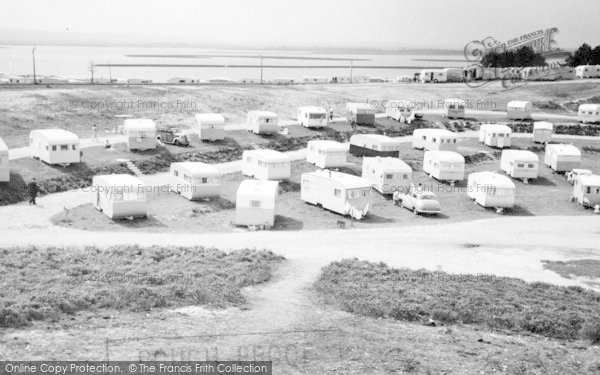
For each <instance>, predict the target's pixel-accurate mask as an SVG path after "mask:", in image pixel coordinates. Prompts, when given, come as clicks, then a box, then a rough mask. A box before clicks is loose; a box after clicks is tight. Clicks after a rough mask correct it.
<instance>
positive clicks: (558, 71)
mask: <svg viewBox="0 0 600 375" xmlns="http://www.w3.org/2000/svg"><path fill="white" fill-rule="evenodd" d="M435 72H436V73H435V74H434V75H435V76H438V80H437V82H447V81H448V82H449V81H450V80H449V79H446V80H444V78H445V77H444V75H443V74H439V75H438V73H441V69H438V70H435ZM463 74H464V76H463V79H464V80H467V81H471V80H484V81H490V80H495V79H521V80H525V81H558V80H573V79H576V78H580V79H583V78H600V65H579V66H576V67H571V66H556V67H553V66H532V67H525V68H521V67H509V68H485V67H483V66H481V65H472V66H469V67H467V68H465V69H464V70H463ZM421 81H422V82H435V81H433V80H430V79H429V77H426V79H425V80H423V78H421Z"/></svg>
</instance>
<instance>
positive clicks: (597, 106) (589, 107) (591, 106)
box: [579, 103, 600, 111]
mask: <svg viewBox="0 0 600 375" xmlns="http://www.w3.org/2000/svg"><path fill="white" fill-rule="evenodd" d="M599 109H600V104H589V103H588V104H580V105H579V110H580V111H597V110H599Z"/></svg>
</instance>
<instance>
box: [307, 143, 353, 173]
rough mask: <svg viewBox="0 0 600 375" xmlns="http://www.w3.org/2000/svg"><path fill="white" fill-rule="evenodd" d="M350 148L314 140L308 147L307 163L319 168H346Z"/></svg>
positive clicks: (340, 144) (341, 144)
mask: <svg viewBox="0 0 600 375" xmlns="http://www.w3.org/2000/svg"><path fill="white" fill-rule="evenodd" d="M347 154H348V146H346V145H345V144H343V143H340V142H336V141H330V140H312V141H308V143H307V145H306V161H307V162H308V163H310V164H314V165H315V166H317V167H319V168H339V167H344V166H346V162H347Z"/></svg>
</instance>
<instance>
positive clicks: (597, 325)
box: [581, 319, 600, 344]
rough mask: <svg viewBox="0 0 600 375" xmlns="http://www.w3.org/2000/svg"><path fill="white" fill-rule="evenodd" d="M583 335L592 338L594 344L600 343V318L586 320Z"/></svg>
mask: <svg viewBox="0 0 600 375" xmlns="http://www.w3.org/2000/svg"><path fill="white" fill-rule="evenodd" d="M581 336H583V337H585V338H586V339H588V340H590V341H591V342H592V344H598V343H600V319H594V320H590V321H587V322H585V324H584V325H583V327H582V328H581Z"/></svg>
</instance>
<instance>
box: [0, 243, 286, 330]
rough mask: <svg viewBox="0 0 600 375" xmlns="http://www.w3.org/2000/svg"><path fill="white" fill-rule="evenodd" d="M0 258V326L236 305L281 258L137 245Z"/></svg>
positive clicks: (6, 252)
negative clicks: (89, 313) (81, 314)
mask: <svg viewBox="0 0 600 375" xmlns="http://www.w3.org/2000/svg"><path fill="white" fill-rule="evenodd" d="M0 259H1V260H0V284H1V285H2V288H1V289H0V327H20V326H25V325H28V324H30V322H31V321H35V320H49V321H57V320H59V319H60V318H61V317H64V316H65V315H72V314H75V313H77V312H78V311H84V310H95V311H98V310H105V309H106V310H115V309H116V310H130V311H146V310H150V309H153V308H162V307H171V306H182V305H206V306H212V307H217V308H220V307H227V306H236V305H241V304H243V303H244V302H245V300H244V296H243V295H242V293H241V288H243V287H245V286H249V285H254V284H258V283H263V282H265V281H267V280H269V279H270V278H271V275H272V270H273V268H274V267H275V266H276V265H277V264H278V263H280V262H281V261H282V260H283V258H282V257H280V256H278V255H275V254H273V253H271V252H268V251H253V250H239V251H235V252H230V253H225V252H222V251H219V250H216V249H205V248H201V247H196V248H181V247H169V248H160V247H150V248H141V247H137V246H118V247H112V248H109V249H106V250H101V249H98V248H95V247H88V248H84V249H74V248H46V249H41V248H36V247H27V248H11V249H0Z"/></svg>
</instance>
